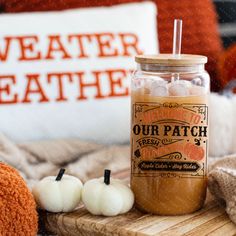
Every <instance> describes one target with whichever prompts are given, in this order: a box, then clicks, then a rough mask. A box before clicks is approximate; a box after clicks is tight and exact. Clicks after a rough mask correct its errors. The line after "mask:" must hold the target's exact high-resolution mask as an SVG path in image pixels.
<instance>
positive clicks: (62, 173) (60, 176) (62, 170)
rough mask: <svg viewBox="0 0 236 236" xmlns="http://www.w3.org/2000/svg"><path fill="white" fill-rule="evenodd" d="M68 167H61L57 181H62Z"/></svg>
mask: <svg viewBox="0 0 236 236" xmlns="http://www.w3.org/2000/svg"><path fill="white" fill-rule="evenodd" d="M65 171H66V169H63V168H61V169H60V170H59V172H58V174H57V177H56V181H60V180H61V179H62V177H63V175H64V173H65Z"/></svg>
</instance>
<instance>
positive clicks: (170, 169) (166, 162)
mask: <svg viewBox="0 0 236 236" xmlns="http://www.w3.org/2000/svg"><path fill="white" fill-rule="evenodd" d="M131 129H132V130H131V146H132V150H131V151H132V174H133V175H134V176H137V177H138V176H159V177H179V178H185V177H188V178H189V177H192V178H203V177H205V176H206V173H207V158H206V157H207V141H208V106H207V104H206V103H205V104H198V103H196V104H193V103H177V102H164V103H156V102H135V103H133V105H132V125H131Z"/></svg>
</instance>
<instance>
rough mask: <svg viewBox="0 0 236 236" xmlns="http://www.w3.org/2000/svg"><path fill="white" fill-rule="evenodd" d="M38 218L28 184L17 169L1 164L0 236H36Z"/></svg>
mask: <svg viewBox="0 0 236 236" xmlns="http://www.w3.org/2000/svg"><path fill="white" fill-rule="evenodd" d="M37 218H38V217H37V212H36V204H35V201H34V198H33V196H32V194H31V192H30V190H29V189H28V188H27V186H26V183H25V182H24V180H23V179H22V177H21V176H20V175H19V173H18V172H17V171H16V170H15V169H13V168H12V167H10V166H8V165H6V164H4V163H1V162H0V235H1V236H7V235H9V236H21V235H22V236H35V235H36V234H37V228H38V226H37Z"/></svg>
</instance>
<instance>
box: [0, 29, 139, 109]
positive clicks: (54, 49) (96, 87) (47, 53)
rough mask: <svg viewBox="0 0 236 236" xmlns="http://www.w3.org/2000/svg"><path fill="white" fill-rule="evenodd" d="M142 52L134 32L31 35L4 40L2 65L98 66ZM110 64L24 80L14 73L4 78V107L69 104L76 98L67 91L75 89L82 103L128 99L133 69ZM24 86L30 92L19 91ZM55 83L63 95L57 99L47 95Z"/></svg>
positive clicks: (0, 86) (0, 91) (0, 94)
mask: <svg viewBox="0 0 236 236" xmlns="http://www.w3.org/2000/svg"><path fill="white" fill-rule="evenodd" d="M45 43H46V44H45ZM42 45H44V46H42ZM45 45H46V46H45ZM42 48H43V49H42ZM13 50H14V51H13ZM141 53H142V50H141V49H140V48H139V40H138V36H137V35H135V34H132V33H117V34H113V33H107V32H105V33H97V34H96V33H94V34H71V35H66V36H65V35H63V36H62V35H48V36H46V37H44V38H40V37H39V36H37V35H25V36H7V37H3V38H0V63H1V64H2V65H4V64H7V63H11V62H17V63H18V64H17V65H18V66H19V67H20V66H21V65H22V63H23V64H24V65H26V64H27V63H30V67H32V68H33V67H34V63H40V62H41V63H45V62H47V61H49V62H50V61H55V62H61V61H65V62H67V63H70V61H72V60H73V61H74V60H78V61H81V60H83V61H85V62H86V60H88V59H95V63H96V60H101V59H106V58H107V59H108V58H121V57H131V56H133V55H136V54H141ZM88 63H91V61H88ZM107 64H108V69H103V70H91V71H83V70H75V71H68V70H67V71H63V72H58V71H57V72H54V71H49V72H47V73H40V72H38V73H37V72H35V71H34V72H32V73H28V72H27V73H25V74H24V76H23V77H17V75H15V74H11V73H10V72H9V73H7V74H0V104H16V103H32V102H39V103H48V102H51V101H56V102H65V101H67V100H68V99H70V97H69V96H68V95H67V94H66V92H65V87H67V86H72V87H73V88H74V89H75V90H76V91H77V94H76V95H75V97H74V98H73V99H74V100H77V101H79V100H82V101H83V100H86V99H88V98H94V99H105V98H108V97H120V96H127V95H128V94H129V89H128V85H126V84H128V83H127V81H126V80H127V78H128V75H129V74H130V73H131V70H132V68H130V69H127V68H126V69H124V68H109V61H107ZM22 82H24V85H25V87H24V89H23V91H20V92H17V86H18V85H19V83H22ZM104 83H105V84H106V85H107V86H106V87H107V88H106V89H104V88H103V87H104V86H102V84H104ZM53 84H54V85H55V84H56V90H57V91H56V92H57V93H56V95H54V96H52V95H51V94H48V93H47V88H48V87H49V86H52V85H53ZM88 90H92V91H93V95H90V96H89V95H88V93H87V92H88ZM35 97H37V99H36V98H35Z"/></svg>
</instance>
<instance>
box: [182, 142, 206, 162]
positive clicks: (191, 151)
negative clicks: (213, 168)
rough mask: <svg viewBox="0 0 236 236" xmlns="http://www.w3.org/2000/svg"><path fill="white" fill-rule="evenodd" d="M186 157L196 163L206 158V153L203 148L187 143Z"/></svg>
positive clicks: (185, 148)
mask: <svg viewBox="0 0 236 236" xmlns="http://www.w3.org/2000/svg"><path fill="white" fill-rule="evenodd" d="M184 152H185V155H186V156H187V157H188V158H189V159H191V160H196V161H201V160H202V159H203V158H204V155H205V151H204V149H203V148H202V147H200V146H197V145H195V144H192V143H187V144H186V145H185V147H184Z"/></svg>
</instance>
